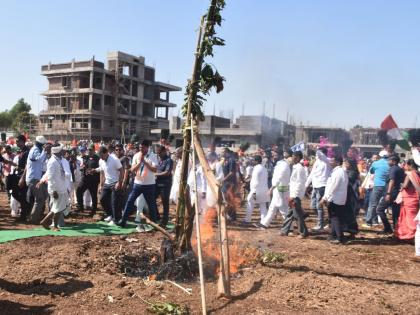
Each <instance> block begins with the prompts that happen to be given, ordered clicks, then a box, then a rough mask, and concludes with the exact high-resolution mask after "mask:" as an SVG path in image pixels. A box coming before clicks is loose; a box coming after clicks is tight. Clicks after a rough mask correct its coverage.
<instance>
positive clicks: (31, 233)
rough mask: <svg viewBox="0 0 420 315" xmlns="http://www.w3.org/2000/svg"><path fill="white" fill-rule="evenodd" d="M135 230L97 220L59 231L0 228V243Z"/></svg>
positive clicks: (170, 227)
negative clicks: (45, 237)
mask: <svg viewBox="0 0 420 315" xmlns="http://www.w3.org/2000/svg"><path fill="white" fill-rule="evenodd" d="M168 228H169V229H173V228H174V226H173V225H168ZM146 230H147V231H151V230H153V228H152V227H151V226H150V225H146ZM133 232H136V225H135V224H132V223H127V226H126V227H125V228H120V227H119V226H115V225H114V226H109V225H108V223H107V222H103V221H99V222H95V223H81V224H76V225H70V224H69V225H67V226H66V227H63V228H61V231H58V232H53V231H51V230H46V229H44V228H36V229H31V230H2V231H0V243H5V242H10V241H14V240H19V239H24V238H30V237H37V236H47V235H54V236H101V235H123V234H130V233H133Z"/></svg>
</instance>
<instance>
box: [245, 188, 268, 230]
mask: <svg viewBox="0 0 420 315" xmlns="http://www.w3.org/2000/svg"><path fill="white" fill-rule="evenodd" d="M246 200H247V206H246V216H245V222H248V223H249V222H251V217H252V212H253V211H254V207H255V204H258V205H259V207H260V213H261V219H260V223H261V222H262V221H263V219H264V218H265V216H266V215H267V204H266V202H258V203H257V202H256V201H255V200H254V194H248V197H247V199H246Z"/></svg>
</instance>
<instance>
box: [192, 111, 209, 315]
mask: <svg viewBox="0 0 420 315" xmlns="http://www.w3.org/2000/svg"><path fill="white" fill-rule="evenodd" d="M191 141H192V143H191V144H192V169H191V172H193V175H194V176H193V180H194V181H193V185H194V197H195V205H194V208H195V226H196V237H197V253H198V270H199V272H200V290H201V307H202V310H203V315H206V314H207V308H206V290H205V287H204V272H203V255H202V252H201V231H200V207H199V199H198V191H197V173H196V164H195V151H196V150H195V147H194V126H193V119H191Z"/></svg>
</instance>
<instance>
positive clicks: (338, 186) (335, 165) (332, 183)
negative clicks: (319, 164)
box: [319, 156, 349, 244]
mask: <svg viewBox="0 0 420 315" xmlns="http://www.w3.org/2000/svg"><path fill="white" fill-rule="evenodd" d="M342 164H343V158H342V157H340V156H337V157H333V158H331V159H330V165H331V168H332V169H333V171H332V173H331V176H330V177H329V178H328V181H327V186H326V187H325V194H324V197H322V199H321V202H320V203H319V207H323V206H327V208H328V215H329V218H330V223H331V234H330V242H331V243H334V244H340V243H343V241H344V239H343V238H344V236H343V231H342V229H341V221H342V220H341V217H342V215H343V213H344V211H345V209H344V207H345V204H346V200H347V186H348V183H349V179H348V176H347V172H346V171H345V170H344V168H343V167H342Z"/></svg>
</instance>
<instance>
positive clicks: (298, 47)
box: [0, 0, 420, 128]
mask: <svg viewBox="0 0 420 315" xmlns="http://www.w3.org/2000/svg"><path fill="white" fill-rule="evenodd" d="M208 3H209V0H154V1H146V0H119V1H113V0H102V1H99V0H83V1H80V0H72V1H53V0H38V1H33V0H20V1H18V0H16V1H6V0H0V69H1V71H2V75H1V76H0V110H5V109H8V108H10V107H11V106H13V104H15V103H16V101H17V100H18V99H19V98H21V97H24V98H25V100H26V101H28V102H29V103H30V104H31V105H32V108H33V111H34V112H35V113H36V112H38V111H39V110H41V109H43V106H44V105H43V104H44V102H43V99H42V97H41V96H40V93H41V92H42V91H44V90H46V89H47V81H46V79H45V78H44V77H42V76H41V74H40V71H41V65H43V64H48V62H52V63H59V62H68V61H70V60H71V59H73V58H75V59H76V60H88V59H90V58H91V57H92V56H95V59H97V60H100V61H105V57H106V53H107V52H108V51H114V50H120V51H123V52H127V53H129V54H133V55H141V56H144V57H145V58H146V64H148V65H151V66H155V67H156V79H157V80H159V81H162V82H167V83H171V84H174V85H178V86H181V87H183V88H184V87H185V85H186V82H187V79H188V78H189V77H190V76H191V69H192V64H193V60H194V55H193V53H194V49H195V44H196V37H197V28H198V25H199V21H200V16H201V15H202V14H203V13H205V11H206V9H207V6H208ZM226 3H227V5H226V8H225V10H224V11H223V12H222V16H223V18H224V19H225V20H224V22H223V25H222V28H220V29H219V30H218V34H219V35H220V37H222V38H224V39H225V41H226V46H224V47H218V48H217V49H216V52H215V57H214V58H213V59H210V60H208V61H209V62H210V63H212V64H214V65H215V67H216V68H217V69H218V71H219V72H220V73H221V74H222V75H223V76H225V77H226V83H225V90H224V91H223V92H221V93H220V94H216V93H215V92H214V93H212V95H211V96H210V97H208V100H207V103H206V105H205V112H206V114H212V113H213V112H215V113H216V114H219V113H220V111H221V110H225V111H233V113H234V115H235V116H238V115H241V114H242V113H245V114H246V115H258V114H262V113H263V110H264V108H265V113H266V115H268V116H273V115H274V117H276V118H279V119H283V120H286V118H287V117H289V119H291V118H292V119H293V121H294V122H295V123H297V124H300V123H303V124H310V125H323V126H338V127H344V128H350V127H353V126H354V125H357V124H358V125H363V126H366V127H367V126H371V127H379V125H380V123H381V121H382V120H383V119H384V117H385V116H386V115H388V114H392V115H393V116H394V118H395V120H396V121H397V123H398V124H399V126H400V127H408V128H413V127H420V41H419V38H420V18H419V12H420V1H416V0H413V1H411V0H403V1H385V0H382V1H379V0H369V1H362V0H352V1H336V0H329V1H327V0H299V1H294V0H290V1H285V0H260V1H256V0H253V1H252V0H226ZM183 98H184V95H183V92H176V93H173V94H172V95H171V101H172V102H174V103H176V104H178V107H180V106H181V104H182V102H183ZM264 104H265V105H264ZM178 112H179V109H174V110H172V114H174V115H177V114H178Z"/></svg>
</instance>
